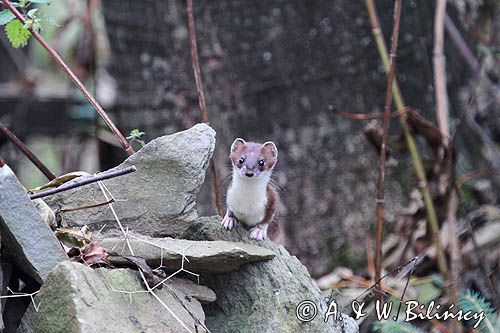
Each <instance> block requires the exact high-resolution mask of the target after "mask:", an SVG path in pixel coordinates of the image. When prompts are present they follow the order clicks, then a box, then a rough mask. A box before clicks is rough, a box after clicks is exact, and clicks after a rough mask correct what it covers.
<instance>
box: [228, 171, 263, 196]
mask: <svg viewBox="0 0 500 333" xmlns="http://www.w3.org/2000/svg"><path fill="white" fill-rule="evenodd" d="M270 179H271V172H270V171H266V172H262V173H261V174H260V177H259V178H248V177H242V176H241V175H239V173H238V170H236V169H233V181H232V184H231V187H232V188H233V189H237V191H239V192H243V193H244V194H246V195H248V196H249V197H252V196H255V195H266V191H267V184H268V183H269V180H270Z"/></svg>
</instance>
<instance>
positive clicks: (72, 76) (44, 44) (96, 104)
mask: <svg viewBox="0 0 500 333" xmlns="http://www.w3.org/2000/svg"><path fill="white" fill-rule="evenodd" d="M2 2H3V3H4V5H5V6H6V7H7V8H8V9H9V10H10V11H11V12H12V14H14V15H15V16H16V18H17V19H18V20H19V21H21V23H22V24H26V20H25V18H24V17H23V15H22V14H21V13H20V12H19V11H18V10H17V9H16V8H15V7H14V6H12V4H11V3H10V1H9V0H2ZM28 30H29V31H30V32H31V34H32V35H33V36H34V37H35V38H36V40H38V42H39V43H40V45H41V46H42V47H43V48H44V49H45V50H46V51H47V52H48V53H49V54H50V55H51V56H52V58H53V59H54V61H55V62H56V63H57V64H58V65H59V66H60V67H61V68H62V69H63V70H64V72H65V73H66V74H67V75H68V76H69V78H70V79H71V80H72V81H73V82H74V83H75V84H76V86H77V87H78V89H80V91H81V92H82V94H83V96H85V98H86V99H87V100H88V101H89V103H90V105H92V107H93V108H94V109H95V110H96V111H97V113H98V114H99V115H100V116H101V118H102V119H103V120H104V122H105V123H106V124H107V125H108V127H109V128H110V129H111V131H113V133H114V134H115V135H116V137H117V138H118V141H120V144H121V146H122V148H123V149H124V150H125V151H126V152H127V153H128V154H129V155H132V154H134V153H135V151H134V149H133V148H132V146H131V145H130V143H129V142H128V141H127V139H125V137H124V136H123V134H122V133H121V132H120V130H119V129H118V127H116V125H115V124H114V123H113V121H112V120H111V118H109V116H108V115H107V113H106V111H104V109H103V108H102V106H101V105H100V104H99V102H97V100H96V99H95V98H94V96H92V94H90V92H89V91H88V90H87V88H85V86H84V85H83V83H82V82H81V81H80V79H79V78H78V77H77V76H76V75H75V73H73V71H72V70H71V69H70V68H69V67H68V65H66V63H65V62H64V60H62V58H61V56H59V54H58V53H57V52H56V51H55V50H54V48H52V47H51V46H50V45H49V44H48V43H47V42H46V41H45V39H43V37H42V36H41V35H40V34H39V33H38V32H37V31H36V30H35V29H33V28H32V27H29V28H28Z"/></svg>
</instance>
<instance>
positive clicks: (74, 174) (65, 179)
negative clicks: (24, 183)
mask: <svg viewBox="0 0 500 333" xmlns="http://www.w3.org/2000/svg"><path fill="white" fill-rule="evenodd" d="M81 176H91V174H90V173H88V172H84V171H74V172H70V173H67V174H64V175H62V176H59V177H57V178H56V179H53V180H51V181H50V182H48V183H47V184H45V185H42V186H38V187H36V188H34V189H31V190H29V191H28V194H34V193H37V192H40V191H41V190H44V189H46V188H54V187H58V186H60V185H62V184H64V183H66V182H69V181H70V180H73V179H75V178H77V177H81Z"/></svg>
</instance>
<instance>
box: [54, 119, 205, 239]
mask: <svg viewBox="0 0 500 333" xmlns="http://www.w3.org/2000/svg"><path fill="white" fill-rule="evenodd" d="M214 148H215V131H214V130H213V129H212V128H211V127H209V126H208V125H206V124H197V125H195V126H193V127H191V128H190V129H188V130H185V131H182V132H178V133H175V134H172V135H165V136H162V137H159V138H156V139H154V140H151V141H150V142H148V143H147V144H146V145H145V146H144V147H142V148H141V149H140V150H138V151H137V152H136V153H135V154H134V155H132V156H130V157H129V158H127V159H126V160H125V161H124V162H123V163H122V164H120V165H119V166H117V167H115V168H113V169H111V170H116V169H122V168H124V167H128V166H131V165H135V166H136V168H137V171H136V172H133V173H130V174H128V175H124V176H120V177H116V178H113V179H109V180H105V181H103V183H104V184H105V186H106V187H107V189H108V190H109V192H110V193H111V194H112V195H113V196H114V198H115V199H116V201H115V203H114V204H113V205H114V208H115V210H116V212H117V214H118V216H119V217H120V221H121V222H122V223H123V224H124V225H125V226H128V227H129V229H130V230H133V231H135V232H137V233H140V234H144V235H149V236H169V235H172V234H173V233H174V232H175V231H176V230H177V229H178V230H183V229H185V223H182V222H183V221H191V220H193V219H194V218H196V217H197V212H196V209H195V205H196V196H197V195H198V193H199V191H200V189H201V186H202V184H203V181H204V180H205V171H206V169H207V167H208V165H209V161H210V158H211V157H212V154H213V151H214ZM46 202H47V203H48V204H49V206H50V207H51V208H52V209H54V210H55V209H58V208H59V209H61V208H74V207H82V206H88V205H93V204H98V203H103V202H106V199H105V197H104V195H103V193H102V191H101V189H100V188H99V185H98V184H90V185H86V186H82V187H79V188H77V189H73V190H69V191H65V192H61V193H58V194H56V195H52V196H50V197H47V198H46ZM171 220H175V221H176V224H172V223H165V221H171ZM64 222H65V223H67V224H68V225H69V226H83V225H90V226H91V229H92V230H94V231H96V230H99V229H101V227H102V226H104V225H105V228H104V230H103V232H104V234H106V235H114V236H117V235H119V234H121V232H119V230H118V226H117V224H116V221H115V219H114V216H113V214H112V213H111V211H110V209H109V208H108V207H107V205H104V206H101V207H95V208H92V209H84V210H79V211H74V212H66V213H64Z"/></svg>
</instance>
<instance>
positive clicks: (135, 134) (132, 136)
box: [127, 128, 146, 147]
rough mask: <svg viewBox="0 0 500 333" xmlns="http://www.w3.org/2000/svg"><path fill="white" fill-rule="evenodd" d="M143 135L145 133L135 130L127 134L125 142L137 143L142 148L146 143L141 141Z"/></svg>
mask: <svg viewBox="0 0 500 333" xmlns="http://www.w3.org/2000/svg"><path fill="white" fill-rule="evenodd" d="M144 134H146V133H144V132H141V131H139V130H138V129H137V128H136V129H134V130H132V131H131V132H130V133H129V136H127V140H130V143H132V142H138V143H139V144H140V145H141V147H144V145H146V143H145V142H144V141H143V140H141V138H142V136H143V135H144Z"/></svg>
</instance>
